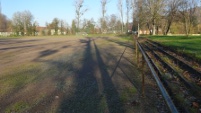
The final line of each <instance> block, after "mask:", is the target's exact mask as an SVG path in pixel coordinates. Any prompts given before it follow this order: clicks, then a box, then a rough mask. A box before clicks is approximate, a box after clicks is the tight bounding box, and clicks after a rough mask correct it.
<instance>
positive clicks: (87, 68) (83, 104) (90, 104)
mask: <svg viewBox="0 0 201 113" xmlns="http://www.w3.org/2000/svg"><path fill="white" fill-rule="evenodd" d="M80 42H81V43H86V49H85V51H84V61H83V62H82V63H83V64H82V68H81V69H80V70H77V71H76V72H75V73H76V74H75V76H76V77H75V81H74V82H75V83H76V85H75V88H74V89H75V91H74V93H73V94H72V95H71V96H70V97H69V96H66V97H64V99H63V100H62V102H61V103H60V108H59V109H58V110H59V111H58V112H61V113H97V112H99V110H100V109H98V106H99V102H100V99H101V96H100V95H99V94H98V92H99V88H98V83H97V80H96V78H95V72H94V70H95V67H96V63H95V61H94V59H93V57H92V53H91V51H92V50H91V39H82V40H80ZM70 68H71V69H70V70H76V69H75V68H76V67H73V65H71V67H70Z"/></svg>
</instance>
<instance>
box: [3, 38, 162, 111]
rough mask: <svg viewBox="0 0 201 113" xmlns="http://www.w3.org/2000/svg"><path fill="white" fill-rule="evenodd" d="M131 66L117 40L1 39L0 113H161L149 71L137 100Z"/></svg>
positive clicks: (129, 48)
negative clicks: (143, 89)
mask: <svg viewBox="0 0 201 113" xmlns="http://www.w3.org/2000/svg"><path fill="white" fill-rule="evenodd" d="M135 61H136V59H135V53H134V50H133V45H132V42H131V41H130V42H128V41H126V40H122V39H119V38H117V37H113V38H108V37H93V38H92V37H88V38H87V37H86V38H83V37H82V38H75V37H72V38H69V37H68V38H64V37H63V38H54V37H52V38H39V37H36V38H35V37H33V38H30V37H29V38H20V39H0V64H1V65H0V112H1V113H3V112H30V113H56V112H57V113H148V112H152V113H154V112H163V111H165V110H164V109H163V108H160V107H161V106H163V105H161V100H158V98H161V95H160V94H159V93H158V89H157V88H156V85H155V83H154V82H153V79H152V78H151V77H150V74H149V72H146V75H148V76H146V77H145V80H146V84H145V86H146V87H145V89H146V90H145V97H144V98H142V97H141V95H142V93H141V92H142V91H141V89H142V88H141V86H142V85H141V71H140V70H139V69H138V68H137V64H136V62H135ZM145 68H146V67H145ZM145 70H146V69H145ZM156 100H158V101H156Z"/></svg>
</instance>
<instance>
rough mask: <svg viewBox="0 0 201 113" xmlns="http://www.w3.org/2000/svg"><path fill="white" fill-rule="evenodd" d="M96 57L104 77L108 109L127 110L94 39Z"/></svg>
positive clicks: (114, 110)
mask: <svg viewBox="0 0 201 113" xmlns="http://www.w3.org/2000/svg"><path fill="white" fill-rule="evenodd" d="M93 43H94V47H95V52H96V57H97V61H98V67H99V69H100V73H101V77H102V84H103V94H104V96H105V97H106V101H107V105H108V109H109V112H110V113H124V112H125V110H124V108H123V104H122V103H121V101H120V97H119V94H118V92H117V90H116V88H115V86H114V84H113V82H112V79H111V78H110V75H109V73H108V71H107V69H106V68H105V67H106V65H105V64H104V62H103V59H102V57H101V53H100V51H99V49H98V47H97V45H96V43H95V41H93Z"/></svg>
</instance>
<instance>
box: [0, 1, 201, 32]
mask: <svg viewBox="0 0 201 113" xmlns="http://www.w3.org/2000/svg"><path fill="white" fill-rule="evenodd" d="M109 2H110V0H100V7H101V17H100V18H99V20H98V21H97V22H95V21H94V19H93V18H91V19H83V18H82V17H83V15H84V14H85V13H87V11H88V8H87V7H84V6H85V5H84V0H74V7H75V14H76V16H75V19H74V20H72V23H71V25H69V24H68V23H67V22H65V20H61V19H59V18H56V17H55V18H54V19H53V20H52V21H51V22H49V23H48V22H47V23H46V26H45V27H44V28H43V29H42V33H41V34H42V35H51V34H52V31H54V33H53V35H65V34H76V33H77V32H86V33H88V34H97V33H126V32H129V31H137V30H138V29H140V30H141V31H148V32H149V34H150V35H156V34H163V35H167V34H169V33H171V34H186V35H189V34H192V33H196V34H200V33H201V32H200V31H201V30H200V29H201V28H200V24H201V7H199V6H198V2H201V1H198V0H118V1H117V9H118V13H119V16H118V15H115V14H111V15H107V10H109V8H108V3H109ZM131 18H132V22H130V21H129V20H130V19H131ZM124 20H126V22H124ZM38 28H39V24H38V22H36V21H34V16H33V14H32V13H31V12H30V11H27V10H26V11H22V12H15V13H14V14H13V17H12V19H8V18H7V17H6V15H4V14H2V13H0V32H8V31H12V32H14V33H15V35H37V32H39V31H38V30H39V29H38Z"/></svg>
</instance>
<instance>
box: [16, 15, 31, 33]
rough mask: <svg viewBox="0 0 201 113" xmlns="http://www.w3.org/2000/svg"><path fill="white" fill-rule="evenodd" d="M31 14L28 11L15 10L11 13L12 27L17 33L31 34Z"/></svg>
mask: <svg viewBox="0 0 201 113" xmlns="http://www.w3.org/2000/svg"><path fill="white" fill-rule="evenodd" d="M33 18H34V17H33V15H32V14H31V12H30V11H23V12H16V13H14V14H13V19H12V24H13V29H14V30H15V32H16V33H17V35H19V33H21V35H25V34H26V35H32V31H33V29H32V26H33Z"/></svg>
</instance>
